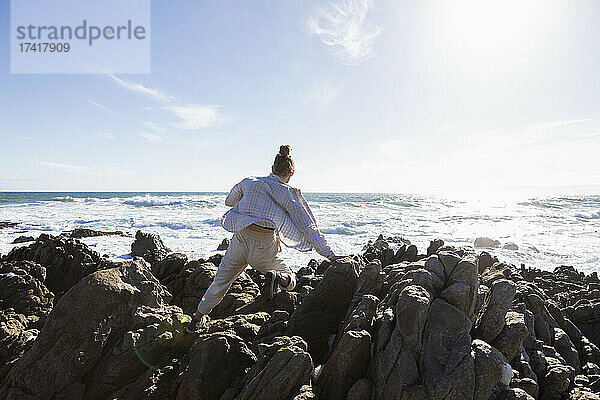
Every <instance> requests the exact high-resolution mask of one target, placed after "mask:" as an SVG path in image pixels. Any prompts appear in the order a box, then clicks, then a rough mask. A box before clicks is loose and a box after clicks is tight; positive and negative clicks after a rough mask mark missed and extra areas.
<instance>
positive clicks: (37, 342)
mask: <svg viewBox="0 0 600 400" xmlns="http://www.w3.org/2000/svg"><path fill="white" fill-rule="evenodd" d="M150 241H151V242H152V243H154V242H153V240H150ZM154 244H156V243H154ZM152 246H154V245H152ZM152 246H150V247H152ZM410 246H411V245H410V243H406V242H405V241H402V240H401V239H398V240H396V239H395V238H384V237H383V236H380V237H379V238H377V240H376V241H374V242H371V243H370V244H369V245H367V246H366V247H365V254H364V255H363V256H362V257H361V256H353V257H350V258H346V259H343V260H338V261H337V262H335V263H333V264H331V263H329V262H328V261H323V262H317V261H315V260H313V261H311V262H310V263H309V265H308V266H306V267H303V268H301V269H300V270H299V271H297V276H298V285H297V286H296V289H295V290H294V291H291V292H280V293H278V294H277V295H276V296H275V298H274V299H273V300H267V299H266V298H264V296H262V295H260V294H259V287H261V286H262V285H263V283H264V276H263V275H262V274H260V273H258V272H256V271H251V270H248V273H246V272H244V273H242V274H241V275H240V277H239V278H238V279H237V280H236V281H235V282H234V284H233V285H232V287H231V289H230V290H229V293H228V294H227V295H226V297H225V299H224V300H223V302H222V303H221V304H220V305H219V306H218V307H216V308H215V310H214V311H213V313H211V319H209V321H208V322H207V323H205V324H203V325H202V326H201V327H199V328H198V329H197V331H196V332H195V333H192V334H184V332H183V326H184V325H183V324H182V323H181V322H180V321H181V318H182V317H183V313H182V309H181V308H180V307H182V308H183V309H184V310H183V311H185V312H186V313H187V314H191V313H193V312H194V311H195V308H196V305H197V304H198V302H199V301H200V299H201V297H202V295H203V294H204V292H205V290H206V289H207V288H208V286H209V285H210V284H211V282H212V279H213V278H214V276H215V273H216V271H217V266H216V265H218V263H219V262H220V261H221V257H222V256H221V255H215V256H212V257H211V258H209V259H208V260H204V259H199V260H192V261H190V260H188V259H187V257H186V256H185V255H184V254H179V253H172V254H165V252H166V250H164V249H162V247H161V246H160V245H156V246H155V247H154V249H155V250H156V251H154V250H150V251H149V252H147V255H150V256H151V258H152V259H153V263H152V265H149V264H148V263H147V262H146V261H145V260H144V259H142V258H135V259H134V260H133V261H128V262H125V263H119V264H115V263H110V262H108V261H107V260H104V259H100V258H99V257H97V255H94V254H93V252H90V251H89V250H88V249H87V247H85V245H83V244H81V243H79V242H77V241H76V240H70V239H67V238H66V237H64V236H62V237H58V238H52V237H49V236H47V235H45V236H44V235H42V236H41V240H40V239H38V240H36V242H35V243H32V244H31V245H30V246H28V247H23V248H20V249H15V250H14V251H13V252H12V253H11V255H9V256H11V257H13V258H14V259H15V260H19V261H15V260H10V261H8V258H9V257H5V258H4V259H3V260H2V262H0V398H1V399H4V398H7V399H33V398H36V399H75V400H77V399H92V400H95V399H132V400H133V399H135V400H138V399H141V398H148V399H156V400H158V399H161V400H163V399H164V400H177V399H180V400H183V399H188V398H190V399H192V398H200V397H201V398H203V399H219V400H233V399H239V400H242V399H243V400H248V399H282V400H308V399H317V398H319V399H322V400H324V399H345V400H392V399H401V400H430V399H432V400H441V399H467V400H474V399H482V400H504V399H524V400H530V399H533V398H537V399H542V400H546V399H561V400H564V399H572V400H574V399H599V397H600V395H599V393H600V366H599V365H600V349H599V348H598V346H596V345H595V344H594V343H593V341H592V340H590V339H593V340H597V336H595V334H596V332H597V330H598V328H597V325H596V324H597V321H598V315H597V309H598V305H597V303H598V301H600V297H599V296H598V295H597V294H596V292H595V291H596V290H599V289H600V282H598V279H597V275H584V274H581V273H579V272H577V271H576V270H575V269H573V268H572V267H560V268H557V269H556V270H555V271H554V273H552V272H547V271H539V270H531V269H526V268H524V267H521V268H516V267H514V266H512V265H509V264H505V263H502V262H499V261H498V260H497V259H496V258H495V257H492V256H490V255H489V254H487V253H481V254H480V255H479V256H476V255H475V253H474V251H473V249H472V248H470V247H454V246H448V245H444V244H443V243H441V241H433V242H432V243H431V244H430V249H429V251H428V255H427V256H424V255H419V254H418V253H417V252H416V248H415V250H412V249H411V250H409V248H410ZM161 249H162V250H161ZM85 254H87V255H88V258H89V259H91V260H92V261H91V262H89V263H88V264H85V265H84V266H82V264H81V260H82V259H83V258H85V259H86V260H87V261H89V260H88V258H86V257H84V255H85ZM411 254H412V255H411ZM155 256H156V257H155ZM20 257H23V258H22V259H21V258H20ZM61 258H62V259H64V260H66V261H64V262H62V263H61V262H59V260H60V259H61ZM369 258H370V259H369ZM30 259H33V260H34V261H35V262H34V261H22V260H30ZM408 259H410V260H411V261H408ZM36 260H37V261H36ZM365 260H366V266H364V263H365ZM42 261H44V262H42ZM58 265H62V266H63V267H64V265H68V266H69V268H70V269H67V271H71V270H73V271H75V272H70V275H69V274H66V275H65V276H66V277H67V278H68V279H70V282H72V285H73V286H69V284H67V283H65V284H64V285H63V286H62V287H63V288H64V290H66V293H65V294H63V295H62V297H61V296H58V297H57V299H58V300H54V303H55V304H56V305H55V307H54V309H53V310H52V311H51V312H50V310H51V307H52V303H53V298H52V297H53V296H52V293H51V292H50V290H51V288H50V287H48V288H46V283H47V282H48V281H49V278H50V276H53V277H54V279H57V278H56V277H57V275H56V273H57V271H60V270H59V269H58V267H57V266H58ZM83 270H85V271H90V273H89V274H87V275H86V274H84V273H83V272H82V271H83ZM77 271H79V272H77ZM45 274H46V275H47V277H46V275H45ZM76 275H77V276H79V277H80V278H79V279H77V280H76V279H75V276H76ZM63 279H64V276H63ZM159 281H160V282H159ZM53 284H54V285H57V283H56V282H54V283H53ZM163 285H164V286H163ZM57 287H59V288H61V286H58V285H57ZM169 304H171V305H169ZM479 338H481V339H485V340H481V339H479ZM313 359H314V360H315V361H316V365H317V367H316V368H313V367H315V364H313ZM2 361H3V363H1V362H2ZM507 361H508V362H510V365H509V364H508V363H507ZM1 365H3V366H1ZM511 376H512V378H511Z"/></svg>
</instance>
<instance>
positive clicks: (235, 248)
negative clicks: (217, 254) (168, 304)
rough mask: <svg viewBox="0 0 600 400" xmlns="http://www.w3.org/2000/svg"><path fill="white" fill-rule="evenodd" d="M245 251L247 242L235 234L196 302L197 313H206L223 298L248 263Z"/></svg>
mask: <svg viewBox="0 0 600 400" xmlns="http://www.w3.org/2000/svg"><path fill="white" fill-rule="evenodd" d="M246 253H247V244H246V243H244V241H243V240H240V237H239V234H235V235H234V236H233V238H232V239H231V243H230V244H229V247H228V248H227V251H226V252H225V256H223V259H222V260H221V263H220V264H219V269H218V270H217V274H216V275H215V277H214V279H213V281H212V283H211V284H210V286H209V287H208V289H207V290H206V292H205V293H204V296H202V300H201V301H200V303H199V304H198V313H200V314H202V315H208V314H209V313H210V312H211V311H212V309H213V308H215V307H216V306H217V304H219V303H220V302H221V300H223V297H225V294H227V291H228V290H229V288H230V287H231V285H232V284H233V281H235V279H236V278H237V277H238V276H239V275H240V274H241V273H242V272H243V271H244V269H245V268H246V266H247V265H248V262H247V261H246ZM196 315H198V314H196Z"/></svg>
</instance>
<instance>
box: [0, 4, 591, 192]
mask: <svg viewBox="0 0 600 400" xmlns="http://www.w3.org/2000/svg"><path fill="white" fill-rule="evenodd" d="M9 29H10V2H9V1H8V0H0V170H1V171H2V173H1V174H0V190H9V191H11V190H13V191H21V190H37V191H45V190H52V191H54V190H57V191H226V190H229V189H230V188H231V187H232V186H233V184H235V183H236V182H237V181H239V180H240V179H242V178H243V177H245V176H250V175H266V174H268V173H269V172H270V166H271V163H272V162H273V158H274V156H275V154H276V153H277V151H278V147H279V145H280V144H283V143H288V144H290V145H291V146H292V148H293V151H292V155H293V156H294V157H295V160H296V164H297V168H296V174H295V175H294V177H293V178H292V181H291V182H290V183H291V184H292V185H294V186H297V187H299V188H301V189H302V190H303V191H308V192H315V191H320V192H340V191H341V192H400V193H420V192H434V193H440V192H443V193H446V192H473V193H477V192H479V193H482V192H488V193H489V192H490V191H491V192H492V193H493V192H494V191H495V190H503V189H507V188H509V189H510V188H517V189H519V188H520V189H523V190H534V189H535V188H551V189H552V190H554V189H556V190H559V189H562V190H566V191H569V190H574V191H575V190H577V191H579V190H584V191H589V192H592V193H596V194H597V193H598V192H599V191H600V190H599V189H600V157H599V156H598V155H599V154H600V74H599V73H598V71H600V2H598V1H594V0H580V1H577V2H568V1H553V0H539V1H537V0H536V1H532V0H519V1H514V0H503V1H482V0H477V1H474V0H473V1H459V0H454V1H442V0H440V1H431V0H422V1H404V0H332V1H330V2H328V1H300V0H297V1H295V0H287V1H275V0H271V1H261V0H256V1H252V2H249V1H219V2H216V1H213V2H205V1H191V0H187V1H179V2H177V3H176V6H175V5H174V3H173V2H166V1H152V10H151V73H149V74H11V73H10V55H9V47H10V39H9V38H10V36H9V35H10V32H9Z"/></svg>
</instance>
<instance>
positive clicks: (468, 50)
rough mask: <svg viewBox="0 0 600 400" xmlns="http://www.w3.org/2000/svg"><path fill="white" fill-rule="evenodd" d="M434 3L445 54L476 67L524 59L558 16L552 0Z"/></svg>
mask: <svg viewBox="0 0 600 400" xmlns="http://www.w3.org/2000/svg"><path fill="white" fill-rule="evenodd" d="M435 4H436V15H437V18H436V31H437V32H438V42H439V44H440V45H441V46H442V51H443V53H444V55H445V56H446V57H447V58H448V61H453V62H459V63H460V64H463V65H464V64H467V65H472V67H474V68H480V67H482V66H483V67H485V66H490V65H495V64H497V63H506V62H511V61H513V62H514V61H518V60H519V59H523V58H524V57H526V56H527V55H528V54H530V53H531V52H532V51H533V50H535V49H536V48H537V47H538V46H539V45H540V44H541V43H542V42H543V40H544V37H545V35H546V34H547V33H548V32H549V31H550V30H551V29H552V25H553V21H554V18H555V16H556V11H555V8H556V6H555V4H554V3H553V2H552V1H541V0H520V1H519V0H504V1H487V0H462V1H456V0H453V1H442V2H437V3H435ZM482 64H483V65H482ZM486 64H487V65H486Z"/></svg>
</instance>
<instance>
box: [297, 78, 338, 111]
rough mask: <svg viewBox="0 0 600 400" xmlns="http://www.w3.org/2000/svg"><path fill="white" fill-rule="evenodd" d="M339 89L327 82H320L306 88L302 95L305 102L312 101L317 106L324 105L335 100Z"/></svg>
mask: <svg viewBox="0 0 600 400" xmlns="http://www.w3.org/2000/svg"><path fill="white" fill-rule="evenodd" d="M339 91H340V89H339V88H338V87H335V86H333V85H332V84H331V83H329V82H321V83H318V84H316V85H314V86H313V87H311V88H310V90H308V92H307V93H306V94H305V96H304V100H305V101H306V102H307V103H314V104H317V105H319V106H326V105H328V104H331V103H333V102H334V101H335V99H336V97H337V95H338V93H339Z"/></svg>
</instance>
